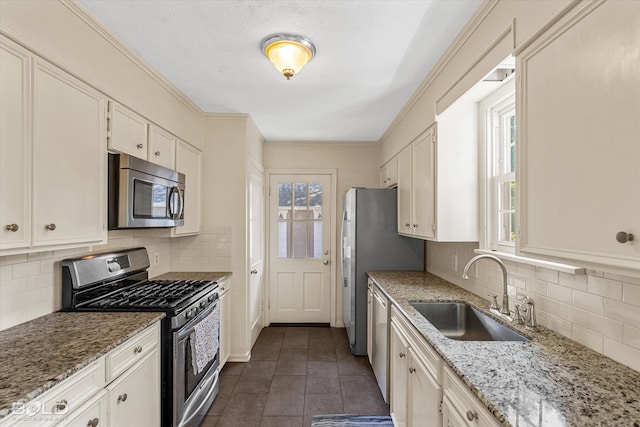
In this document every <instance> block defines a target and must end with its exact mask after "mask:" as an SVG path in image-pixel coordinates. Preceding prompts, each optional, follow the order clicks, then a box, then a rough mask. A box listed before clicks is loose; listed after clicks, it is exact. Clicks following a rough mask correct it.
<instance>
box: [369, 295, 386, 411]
mask: <svg viewBox="0 0 640 427" xmlns="http://www.w3.org/2000/svg"><path fill="white" fill-rule="evenodd" d="M388 304H389V301H388V300H387V297H385V296H384V295H383V294H382V293H381V292H380V291H378V290H377V289H376V288H374V289H373V300H372V305H373V319H372V327H373V330H372V335H373V337H372V338H373V360H372V366H373V373H374V374H375V376H376V380H377V382H378V387H379V388H380V392H381V393H382V398H383V399H384V401H385V402H386V401H387V400H388V396H387V360H388V359H387V352H388V349H387V345H388V329H387V322H388V321H389V319H388V316H387V306H388Z"/></svg>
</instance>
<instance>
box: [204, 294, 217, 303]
mask: <svg viewBox="0 0 640 427" xmlns="http://www.w3.org/2000/svg"><path fill="white" fill-rule="evenodd" d="M217 299H218V295H217V294H211V295H209V298H207V301H209V302H214V301H215V300H217Z"/></svg>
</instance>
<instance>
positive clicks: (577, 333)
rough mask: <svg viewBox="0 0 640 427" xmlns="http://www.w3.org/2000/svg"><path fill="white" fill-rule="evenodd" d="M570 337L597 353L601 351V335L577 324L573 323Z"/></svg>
mask: <svg viewBox="0 0 640 427" xmlns="http://www.w3.org/2000/svg"><path fill="white" fill-rule="evenodd" d="M571 339H572V340H574V341H577V342H579V343H580V344H582V345H584V346H587V347H589V348H590V349H592V350H595V351H597V352H598V353H602V352H603V349H604V347H603V336H602V335H600V334H597V333H595V332H592V331H589V330H587V329H584V328H581V327H580V326H578V325H573V327H572V329H571Z"/></svg>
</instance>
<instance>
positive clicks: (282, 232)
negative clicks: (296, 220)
mask: <svg viewBox="0 0 640 427" xmlns="http://www.w3.org/2000/svg"><path fill="white" fill-rule="evenodd" d="M290 236H291V223H290V222H278V258H289V253H290V249H289V247H290V245H289V242H290V238H289V237H290Z"/></svg>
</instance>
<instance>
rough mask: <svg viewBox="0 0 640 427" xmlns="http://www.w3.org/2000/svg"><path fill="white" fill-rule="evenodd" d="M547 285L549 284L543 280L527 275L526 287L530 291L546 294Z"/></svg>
mask: <svg viewBox="0 0 640 427" xmlns="http://www.w3.org/2000/svg"><path fill="white" fill-rule="evenodd" d="M549 285H550V284H549V283H547V282H545V281H544V280H540V279H536V278H535V277H527V286H526V289H527V290H528V291H530V292H533V293H536V294H539V295H547V292H548V291H547V290H548V286H549Z"/></svg>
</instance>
